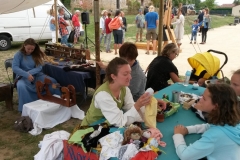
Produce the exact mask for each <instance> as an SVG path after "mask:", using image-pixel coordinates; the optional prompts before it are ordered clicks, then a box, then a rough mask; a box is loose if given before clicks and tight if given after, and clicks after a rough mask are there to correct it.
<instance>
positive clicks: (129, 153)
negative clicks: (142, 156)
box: [122, 143, 138, 160]
mask: <svg viewBox="0 0 240 160" xmlns="http://www.w3.org/2000/svg"><path fill="white" fill-rule="evenodd" d="M137 153H138V150H137V148H136V145H135V144H133V143H130V144H129V145H128V147H127V150H126V152H125V153H124V154H123V157H122V160H130V159H131V158H133V157H135V155H136V154H137Z"/></svg>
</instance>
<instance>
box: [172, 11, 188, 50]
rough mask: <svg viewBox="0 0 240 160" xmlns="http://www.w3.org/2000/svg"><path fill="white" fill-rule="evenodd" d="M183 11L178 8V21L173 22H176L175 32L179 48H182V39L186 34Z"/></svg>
mask: <svg viewBox="0 0 240 160" xmlns="http://www.w3.org/2000/svg"><path fill="white" fill-rule="evenodd" d="M182 12H183V11H182V10H181V9H178V16H177V21H176V22H173V23H172V24H173V25H174V24H176V27H175V29H174V33H175V37H176V41H177V45H178V48H180V46H181V45H182V42H181V41H182V39H183V35H184V20H185V19H184V16H183V14H182Z"/></svg>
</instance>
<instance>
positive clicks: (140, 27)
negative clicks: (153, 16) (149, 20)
mask: <svg viewBox="0 0 240 160" xmlns="http://www.w3.org/2000/svg"><path fill="white" fill-rule="evenodd" d="M144 21H145V18H144V15H143V14H142V9H139V13H138V15H137V16H136V18H135V23H136V25H137V34H136V42H138V36H140V42H142V41H143V40H142V34H143V29H144V27H145V26H144Z"/></svg>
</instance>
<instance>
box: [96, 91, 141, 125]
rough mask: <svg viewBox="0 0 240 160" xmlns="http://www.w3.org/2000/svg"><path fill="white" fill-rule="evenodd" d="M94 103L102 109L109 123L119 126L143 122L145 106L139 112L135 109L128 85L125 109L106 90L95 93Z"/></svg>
mask: <svg viewBox="0 0 240 160" xmlns="http://www.w3.org/2000/svg"><path fill="white" fill-rule="evenodd" d="M120 94H121V93H120ZM103 97H104V98H103ZM119 101H120V100H119ZM94 105H95V107H96V108H98V109H101V111H102V114H103V116H104V117H105V118H106V119H107V120H108V122H109V123H111V124H112V125H115V126H117V127H123V126H128V125H130V124H132V123H133V122H143V118H142V117H141V116H142V114H143V113H144V110H145V107H144V106H143V107H142V108H141V111H139V112H138V111H137V110H136V109H135V107H134V101H133V98H132V94H131V91H130V89H129V88H128V87H126V96H125V97H124V106H123V108H122V109H123V111H122V110H120V109H119V108H118V107H117V103H116V102H115V101H113V97H112V96H111V95H110V94H109V93H108V92H105V91H100V92H98V93H97V94H96V95H95V101H94Z"/></svg>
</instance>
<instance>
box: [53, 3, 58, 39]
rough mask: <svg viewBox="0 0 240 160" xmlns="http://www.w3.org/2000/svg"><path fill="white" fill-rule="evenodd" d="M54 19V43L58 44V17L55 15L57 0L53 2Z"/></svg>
mask: <svg viewBox="0 0 240 160" xmlns="http://www.w3.org/2000/svg"><path fill="white" fill-rule="evenodd" d="M54 17H55V26H56V43H58V15H57V0H54Z"/></svg>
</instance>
